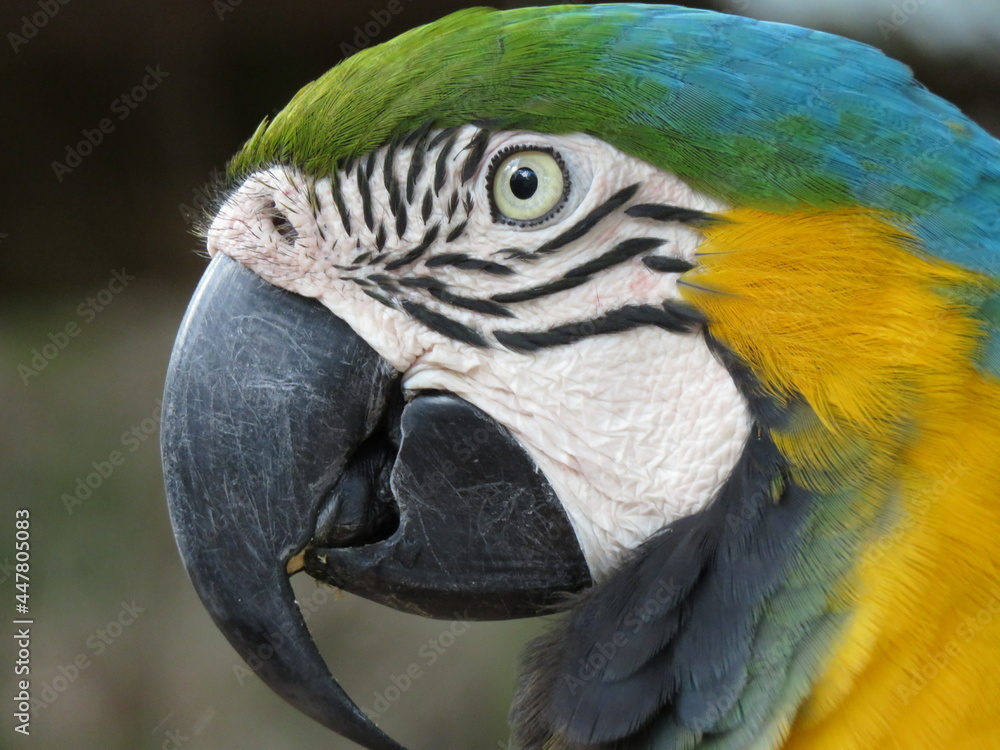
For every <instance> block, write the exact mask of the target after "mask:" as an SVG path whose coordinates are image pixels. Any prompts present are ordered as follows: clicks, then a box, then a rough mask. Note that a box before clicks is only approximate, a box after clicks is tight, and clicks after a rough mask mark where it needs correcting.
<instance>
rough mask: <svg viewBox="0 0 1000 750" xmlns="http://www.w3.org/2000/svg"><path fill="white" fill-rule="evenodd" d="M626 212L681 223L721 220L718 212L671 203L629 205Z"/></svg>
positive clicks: (643, 217) (697, 223) (639, 216)
mask: <svg viewBox="0 0 1000 750" xmlns="http://www.w3.org/2000/svg"><path fill="white" fill-rule="evenodd" d="M625 213H626V214H628V215H629V216H631V217H632V218H634V219H652V220H653V221H676V222H678V223H680V224H692V225H694V226H705V225H706V224H711V223H714V222H717V221H720V220H721V217H720V216H718V215H716V214H710V213H705V212H704V211H698V210H696V209H693V208H681V207H680V206H671V205H670V204H666V203H664V204H660V203H639V204H636V205H635V206H629V207H628V208H626V209H625Z"/></svg>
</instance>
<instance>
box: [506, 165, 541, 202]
mask: <svg viewBox="0 0 1000 750" xmlns="http://www.w3.org/2000/svg"><path fill="white" fill-rule="evenodd" d="M537 189H538V175H536V174H535V171H534V170H533V169H528V168H527V167H521V168H520V169H518V170H517V171H516V172H514V174H512V175H511V176H510V192H512V193H513V194H514V196H515V197H516V198H519V199H520V200H522V201H526V200H528V198H530V197H531V196H533V195H534V194H535V191H536V190H537Z"/></svg>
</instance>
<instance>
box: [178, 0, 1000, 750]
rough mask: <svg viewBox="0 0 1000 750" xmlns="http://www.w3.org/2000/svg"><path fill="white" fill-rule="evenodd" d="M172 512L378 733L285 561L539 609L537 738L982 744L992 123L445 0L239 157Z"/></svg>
mask: <svg viewBox="0 0 1000 750" xmlns="http://www.w3.org/2000/svg"><path fill="white" fill-rule="evenodd" d="M229 175H230V177H231V179H232V184H231V187H230V189H229V191H228V193H227V194H226V196H225V198H224V200H223V201H222V202H221V205H220V206H219V208H218V211H217V213H215V214H214V216H213V217H212V218H211V219H210V221H209V223H208V226H207V229H206V237H207V246H208V252H209V254H210V256H211V262H210V264H209V266H208V270H207V272H206V274H205V276H204V278H203V280H202V282H201V284H200V286H199V288H198V291H197V292H196V294H195V297H194V299H193V301H192V303H191V305H190V307H189V310H188V312H187V315H186V317H185V320H184V322H183V324H182V327H181V330H180V332H179V334H178V338H177V342H176V344H175V349H174V352H173V356H172V360H171V365H170V369H169V373H168V379H167V385H166V394H165V400H164V416H163V458H164V467H165V477H166V485H167V494H168V499H169V505H170V513H171V518H172V522H173V526H174V529H175V533H176V537H177V541H178V545H179V548H180V552H181V555H182V558H183V560H184V563H185V565H186V567H187V569H188V571H189V573H190V575H191V578H192V580H193V583H194V586H195V588H196V589H197V591H198V593H199V595H200V596H201V598H202V600H203V601H204V603H205V605H206V607H207V608H208V610H209V612H210V613H211V615H212V617H213V618H214V620H215V622H216V623H217V624H218V626H219V627H220V628H221V629H222V631H223V632H224V633H225V635H226V637H227V638H228V639H229V641H230V642H231V643H232V645H233V646H234V647H235V648H236V650H237V651H238V652H239V653H240V654H241V655H243V656H244V657H245V658H248V659H250V660H251V661H252V662H253V664H254V665H255V667H256V671H257V673H258V674H259V675H260V677H261V678H262V679H263V680H264V681H265V682H266V683H267V684H268V685H269V686H270V687H271V688H273V689H274V690H275V691H277V693H279V694H280V695H281V696H282V697H283V698H285V699H286V700H287V701H289V702H290V703H292V704H293V705H294V706H297V707H298V708H299V709H301V710H302V711H304V712H305V713H306V714H308V715H309V716H311V717H313V718H314V719H316V720H318V721H320V722H322V723H323V724H325V725H326V726H328V727H330V728H332V729H333V730H335V731H337V732H339V733H341V734H342V735H344V736H346V737H348V738H350V739H352V740H354V741H355V742H357V743H358V744H359V745H362V746H364V747H366V748H371V749H372V750H390V749H395V750H399V748H400V747H401V746H400V745H399V744H397V743H396V742H395V741H394V740H392V739H391V738H389V737H388V736H387V735H386V734H385V733H383V732H382V731H381V730H380V729H378V728H377V727H376V726H375V724H374V723H373V722H372V721H371V720H370V719H369V718H368V717H367V716H366V715H365V714H364V713H363V712H361V711H360V709H358V707H357V706H356V705H355V704H354V703H353V702H352V701H351V699H350V698H349V697H348V696H347V695H346V694H345V692H344V691H343V690H342V689H341V688H340V687H339V685H338V684H337V683H336V682H335V681H334V680H333V678H332V676H331V675H330V673H329V671H328V670H327V668H326V666H325V664H324V663H323V660H322V658H321V656H320V655H319V653H318V651H317V649H316V647H315V645H314V643H313V642H312V640H311V638H310V636H309V633H308V630H307V628H306V626H305V623H304V620H303V617H302V615H301V613H300V612H299V610H298V609H297V608H296V606H295V603H294V596H293V593H292V590H291V587H290V585H289V582H288V577H289V576H290V575H291V574H293V573H295V572H298V571H302V570H304V571H305V572H306V573H307V574H309V575H310V576H312V577H314V578H316V579H318V580H320V581H323V582H326V583H329V584H332V585H333V586H336V587H340V588H343V589H345V590H347V591H350V592H354V593H357V594H360V595H362V596H366V597H368V598H370V599H373V600H375V601H377V602H381V603H384V604H387V605H389V606H392V607H396V608H399V609H402V610H405V611H409V612H415V613H419V614H422V615H426V616H430V617H443V618H448V617H452V616H453V615H454V613H456V612H460V613H462V614H463V615H464V616H466V617H471V618H513V617H524V616H531V615H536V614H540V613H547V612H553V611H556V610H561V611H564V614H563V615H562V616H561V617H560V618H558V619H557V621H556V623H555V624H554V625H553V627H552V629H551V631H550V632H549V633H548V634H546V635H544V636H542V637H541V638H539V639H538V640H536V641H535V642H533V643H532V644H531V645H530V646H529V648H528V649H527V653H526V655H525V657H524V669H523V677H522V679H521V681H520V684H519V686H518V689H517V693H516V696H515V698H514V702H513V707H512V711H511V722H512V732H513V737H514V739H515V741H516V743H517V744H518V746H520V747H524V748H532V749H535V750H539V749H541V748H547V749H549V750H553V749H560V750H582V749H584V748H587V749H595V748H651V749H653V750H679V749H680V748H698V749H699V750H708V749H709V748H711V749H712V750H747V749H749V748H754V749H763V748H785V749H792V750H807V749H808V750H820V749H830V750H833V749H835V750H862V749H864V750H868V749H870V748H893V749H896V750H918V749H919V750H926V749H928V748H934V750H958V748H963V749H969V750H971V749H972V748H997V747H1000V552H998V550H1000V460H998V451H1000V144H998V142H997V141H996V140H994V139H993V138H992V137H991V136H989V135H988V134H987V133H986V132H985V131H984V130H983V129H982V128H980V127H979V126H977V125H976V124H975V123H973V122H972V121H970V120H969V119H968V118H967V117H965V116H964V115H963V114H962V113H961V112H959V110H958V109H957V108H956V107H954V106H953V105H951V104H949V103H948V102H945V101H943V100H942V99H940V98H938V97H937V96H934V95H933V94H931V93H930V92H929V91H927V89H925V88H924V87H922V86H921V85H920V84H918V83H916V82H915V81H914V80H913V78H912V76H911V73H910V71H909V70H908V69H907V68H906V67H905V66H904V65H902V64H901V63H899V62H896V61H893V60H891V59H889V58H887V57H885V56H883V55H882V54H881V53H880V52H878V51H876V50H874V49H872V48H870V47H868V46H865V45H863V44H860V43H857V42H853V41H849V40H846V39H843V38H840V37H837V36H833V35H829V34H824V33H818V32H816V31H810V30H806V29H802V28H797V27H794V26H787V25H782V24H775V23H765V22H759V21H755V20H750V19H746V18H741V17H737V16H732V15H723V14H717V13H712V12H707V11H696V10H689V9H684V8H679V7H670V6H651V5H621V4H616V5H593V6H562V7H548V8H521V9H517V10H509V11H503V12H498V11H494V10H490V9H472V10H465V11H462V12H459V13H456V14H454V15H451V16H448V17H446V18H444V19H442V20H440V21H438V22H436V23H432V24H430V25H427V26H423V27H421V28H416V29H413V30H411V31H408V32H406V33H404V34H402V35H401V36H399V37H398V38H396V39H394V40H391V41H389V42H387V43H385V44H382V45H380V46H377V47H373V48H370V49H366V50H363V51H361V52H359V53H357V54H356V55H354V56H352V57H350V58H349V59H347V60H346V61H344V62H342V63H340V64H339V65H337V66H336V67H334V68H333V69H332V70H330V71H329V72H328V73H326V74H325V75H323V76H322V77H320V78H319V79H317V80H316V81H314V82H312V83H310V84H308V85H307V86H306V87H305V88H303V89H302V90H301V91H300V92H299V93H298V94H297V95H296V96H295V97H294V98H293V99H292V101H291V102H290V103H289V104H288V106H287V107H286V108H285V109H284V110H283V111H281V112H280V113H279V114H278V115H277V116H275V117H274V118H273V120H270V121H268V120H265V121H264V122H263V123H262V124H261V125H260V127H259V128H258V129H257V131H256V132H255V133H254V134H253V136H252V137H251V138H250V140H249V141H248V142H247V143H246V145H245V146H244V147H243V148H242V150H241V151H240V152H239V153H238V155H237V156H236V157H235V158H234V160H233V161H232V163H231V166H230V168H229Z"/></svg>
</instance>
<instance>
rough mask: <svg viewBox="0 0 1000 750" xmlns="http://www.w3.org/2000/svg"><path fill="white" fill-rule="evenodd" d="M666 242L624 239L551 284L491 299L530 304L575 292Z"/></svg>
mask: <svg viewBox="0 0 1000 750" xmlns="http://www.w3.org/2000/svg"><path fill="white" fill-rule="evenodd" d="M664 242H666V240H664V239H660V238H658V237H634V238H632V239H628V240H624V241H622V242H619V243H618V244H617V245H615V246H614V247H613V248H612V249H611V250H609V251H608V252H606V253H604V254H603V255H600V256H598V257H597V258H594V259H593V260H589V261H587V262H586V263H582V264H580V265H579V266H576V267H575V268H571V269H570V270H569V271H567V272H566V273H565V274H563V276H562V278H559V279H556V280H554V281H550V282H548V283H546V284H539V285H538V286H533V287H529V288H528V289H519V290H517V291H514V292H501V293H500V294H494V295H493V296H492V297H490V299H492V300H493V301H494V302H501V303H507V304H510V303H515V302H527V301H529V300H533V299H538V298H540V297H545V296H548V295H550V294H556V293H557V292H563V291H566V290H567V289H573V288H574V287H578V286H580V285H581V284H583V283H585V282H586V281H589V280H590V278H591V277H592V276H593V275H594V274H596V273H599V272H601V271H606V270H607V269H609V268H612V267H613V266H616V265H619V264H621V263H625V262H626V261H628V260H630V259H632V258H634V257H635V256H636V255H639V254H641V253H644V252H648V251H649V250H652V249H653V248H656V247H659V246H660V245H662V244H663V243H664Z"/></svg>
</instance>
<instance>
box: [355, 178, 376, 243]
mask: <svg viewBox="0 0 1000 750" xmlns="http://www.w3.org/2000/svg"><path fill="white" fill-rule="evenodd" d="M357 175H358V193H359V194H360V195H361V209H362V212H363V213H364V217H365V226H366V227H368V231H372V230H373V229H375V215H374V213H373V212H372V193H371V190H370V189H369V187H368V179H367V178H366V177H365V174H364V170H363V169H362V168H361V166H360V165H359V166H358V171H357Z"/></svg>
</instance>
